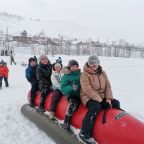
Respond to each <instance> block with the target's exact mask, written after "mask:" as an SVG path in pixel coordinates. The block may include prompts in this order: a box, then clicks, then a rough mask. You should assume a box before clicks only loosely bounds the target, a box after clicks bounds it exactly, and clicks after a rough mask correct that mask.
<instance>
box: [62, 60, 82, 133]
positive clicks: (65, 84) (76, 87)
mask: <svg viewBox="0 0 144 144" xmlns="http://www.w3.org/2000/svg"><path fill="white" fill-rule="evenodd" d="M62 71H63V72H64V76H63V77H62V79H61V91H62V93H63V94H64V95H65V96H66V99H67V101H68V108H67V110H66V114H65V119H64V124H63V128H64V129H65V130H67V131H70V122H71V118H72V115H73V113H74V111H76V110H77V109H78V107H79V104H80V75H81V72H80V68H79V64H78V62H77V61H76V60H70V61H69V62H68V66H67V67H64V68H63V70H62Z"/></svg>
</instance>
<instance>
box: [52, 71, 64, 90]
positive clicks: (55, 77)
mask: <svg viewBox="0 0 144 144" xmlns="http://www.w3.org/2000/svg"><path fill="white" fill-rule="evenodd" d="M62 76H63V73H62V72H60V73H58V72H56V71H53V72H52V75H51V82H52V87H53V89H59V90H60V82H61V78H62Z"/></svg>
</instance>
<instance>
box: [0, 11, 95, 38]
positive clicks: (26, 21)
mask: <svg viewBox="0 0 144 144" xmlns="http://www.w3.org/2000/svg"><path fill="white" fill-rule="evenodd" d="M7 28H8V32H9V34H12V35H20V33H21V32H22V31H23V30H26V31H27V32H28V35H36V34H39V33H40V32H41V31H44V33H45V35H46V36H48V37H58V36H64V37H66V38H69V39H70V38H73V39H74V38H78V39H88V38H91V37H97V36H94V35H93V34H92V33H90V32H89V31H87V30H86V28H84V27H82V26H80V25H78V24H76V23H72V22H69V21H58V20H53V21H48V20H40V19H32V18H24V17H21V16H16V15H10V14H7V13H0V31H3V32H4V33H6V30H7Z"/></svg>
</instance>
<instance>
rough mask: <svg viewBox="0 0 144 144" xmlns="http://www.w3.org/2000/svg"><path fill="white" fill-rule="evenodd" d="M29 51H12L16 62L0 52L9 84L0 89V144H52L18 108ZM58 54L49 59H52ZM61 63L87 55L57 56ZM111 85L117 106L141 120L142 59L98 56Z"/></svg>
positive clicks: (25, 88) (143, 116)
mask: <svg viewBox="0 0 144 144" xmlns="http://www.w3.org/2000/svg"><path fill="white" fill-rule="evenodd" d="M29 57H30V55H27V54H18V53H17V54H16V55H15V61H16V62H17V65H16V66H15V65H12V66H11V65H9V57H2V56H0V60H1V59H3V60H5V61H6V62H7V63H8V66H9V69H10V73H9V83H10V87H9V88H6V87H5V86H4V83H3V88H2V89H1V90H0V144H41V143H43V144H54V142H53V140H51V138H49V137H48V136H47V135H46V134H45V133H43V132H42V131H41V130H39V129H38V128H37V126H36V125H35V124H33V123H31V122H30V121H28V120H27V119H26V118H25V117H24V116H23V115H22V114H21V112H20V108H21V106H22V105H23V104H25V103H27V93H28V91H29V89H30V84H29V83H28V82H27V81H26V79H25V67H23V66H21V63H22V62H23V61H27V59H28V58H29ZM57 57H58V56H54V57H51V56H49V59H50V60H51V62H54V61H55V60H56V59H57ZM61 57H62V60H63V64H64V65H66V64H67V62H68V60H70V59H76V60H78V61H79V63H80V67H81V68H82V66H83V65H84V63H85V62H86V60H87V56H80V57H77V56H63V55H62V56H61ZM100 60H101V65H102V66H103V68H104V69H105V70H106V72H107V74H108V77H109V80H110V82H111V85H112V90H113V95H114V97H115V98H116V99H118V100H119V101H120V102H121V107H122V108H123V109H125V110H126V111H127V112H129V113H131V114H132V115H134V116H135V117H137V118H138V119H140V120H141V121H143V122H144V112H143V110H144V105H143V101H144V96H143V93H144V91H143V88H144V77H143V74H144V60H143V59H124V58H107V57H100Z"/></svg>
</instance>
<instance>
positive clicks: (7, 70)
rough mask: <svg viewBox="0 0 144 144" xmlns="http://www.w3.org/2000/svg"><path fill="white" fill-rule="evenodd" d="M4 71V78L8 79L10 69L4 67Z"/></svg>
mask: <svg viewBox="0 0 144 144" xmlns="http://www.w3.org/2000/svg"><path fill="white" fill-rule="evenodd" d="M3 69H4V72H3V75H4V77H6V78H8V73H9V69H8V67H7V66H4V67H3Z"/></svg>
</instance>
